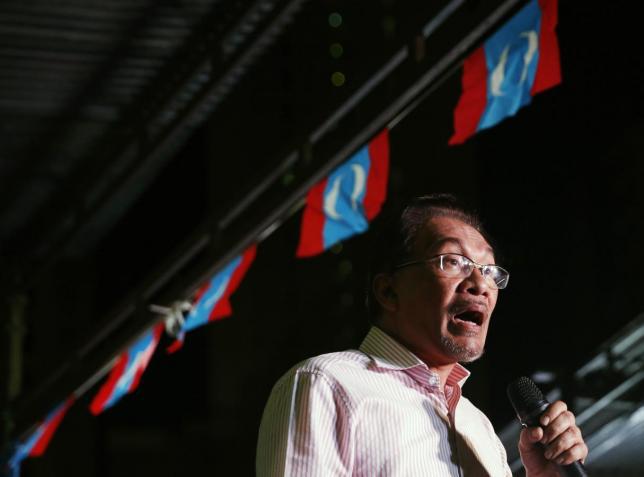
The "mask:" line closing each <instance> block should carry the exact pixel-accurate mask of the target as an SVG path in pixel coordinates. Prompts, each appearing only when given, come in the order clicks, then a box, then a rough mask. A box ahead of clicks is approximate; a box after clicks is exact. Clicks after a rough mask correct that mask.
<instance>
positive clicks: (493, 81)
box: [490, 45, 510, 96]
mask: <svg viewBox="0 0 644 477" xmlns="http://www.w3.org/2000/svg"><path fill="white" fill-rule="evenodd" d="M509 52H510V46H509V45H508V46H506V47H505V48H504V49H503V52H502V53H501V57H500V58H499V63H498V64H497V65H496V66H495V67H494V70H492V74H491V75H490V92H491V93H492V96H503V91H501V85H502V84H503V80H504V79H505V64H506V63H507V62H508V53H509Z"/></svg>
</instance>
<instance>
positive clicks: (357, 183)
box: [351, 164, 367, 210]
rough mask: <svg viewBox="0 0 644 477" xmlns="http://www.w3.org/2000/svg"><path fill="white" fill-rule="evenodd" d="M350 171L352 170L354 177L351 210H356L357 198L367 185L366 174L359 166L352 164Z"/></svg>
mask: <svg viewBox="0 0 644 477" xmlns="http://www.w3.org/2000/svg"><path fill="white" fill-rule="evenodd" d="M351 170H353V175H354V176H355V180H354V181H353V191H352V192H351V207H353V210H358V198H359V197H360V194H362V191H364V189H365V186H366V184H367V174H366V173H365V170H364V167H362V166H361V165H360V164H353V165H352V166H351Z"/></svg>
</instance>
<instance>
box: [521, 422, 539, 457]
mask: <svg viewBox="0 0 644 477" xmlns="http://www.w3.org/2000/svg"><path fill="white" fill-rule="evenodd" d="M542 438H543V429H541V428H540V427H525V428H523V429H522V430H521V435H520V436H519V449H520V450H523V451H530V450H532V448H533V446H534V444H536V443H537V442H539V441H540V440H541V439H542Z"/></svg>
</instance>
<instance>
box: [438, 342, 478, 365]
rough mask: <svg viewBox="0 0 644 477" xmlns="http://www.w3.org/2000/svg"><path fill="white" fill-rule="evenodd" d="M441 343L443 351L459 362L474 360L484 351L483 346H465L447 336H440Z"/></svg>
mask: <svg viewBox="0 0 644 477" xmlns="http://www.w3.org/2000/svg"><path fill="white" fill-rule="evenodd" d="M441 344H442V345H443V349H444V350H445V352H446V353H447V354H448V355H449V356H452V357H453V359H454V361H458V362H460V363H471V362H472V361H476V360H477V359H479V358H480V357H481V356H483V353H484V352H485V348H483V346H467V345H462V344H459V343H457V342H456V340H454V339H453V338H449V337H447V336H443V337H441Z"/></svg>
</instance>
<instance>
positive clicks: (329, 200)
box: [324, 176, 342, 220]
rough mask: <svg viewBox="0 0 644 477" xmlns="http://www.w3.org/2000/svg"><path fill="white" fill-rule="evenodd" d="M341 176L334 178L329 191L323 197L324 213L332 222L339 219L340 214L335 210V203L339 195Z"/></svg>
mask: <svg viewBox="0 0 644 477" xmlns="http://www.w3.org/2000/svg"><path fill="white" fill-rule="evenodd" d="M341 182H342V176H338V177H336V179H335V181H333V185H332V186H331V190H330V191H329V193H328V194H326V195H325V196H324V213H325V214H326V215H328V216H329V217H331V218H332V219H334V220H338V219H339V218H340V214H338V211H337V210H335V206H336V203H337V202H338V195H340V183H341Z"/></svg>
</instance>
